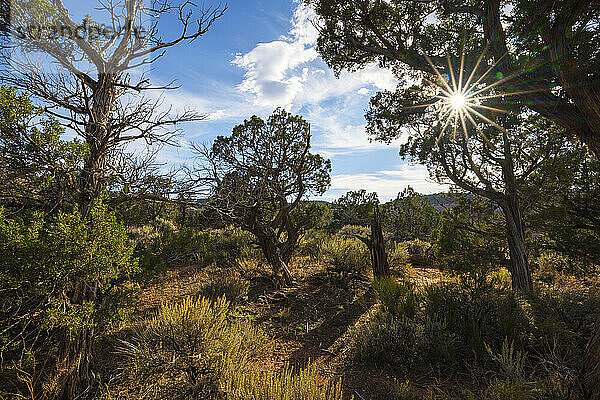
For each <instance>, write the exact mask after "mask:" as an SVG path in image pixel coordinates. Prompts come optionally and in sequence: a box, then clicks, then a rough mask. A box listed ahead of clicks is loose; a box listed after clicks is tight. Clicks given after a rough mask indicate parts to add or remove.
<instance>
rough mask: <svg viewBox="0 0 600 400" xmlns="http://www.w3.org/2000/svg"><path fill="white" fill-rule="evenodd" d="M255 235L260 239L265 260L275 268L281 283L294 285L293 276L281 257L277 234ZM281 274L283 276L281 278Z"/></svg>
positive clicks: (274, 273) (275, 273) (259, 233)
mask: <svg viewBox="0 0 600 400" xmlns="http://www.w3.org/2000/svg"><path fill="white" fill-rule="evenodd" d="M255 234H256V236H257V237H258V243H259V245H260V248H261V249H262V251H263V254H264V255H265V258H266V259H267V261H268V262H269V264H270V265H271V267H272V268H273V275H275V276H276V277H278V278H279V279H280V282H279V283H280V284H282V285H283V286H289V285H291V284H292V283H293V280H292V274H291V273H290V271H289V270H288V268H287V265H286V262H285V261H284V260H283V258H282V256H281V251H280V249H279V246H278V245H277V244H278V241H277V237H276V236H275V234H274V233H272V234H269V233H268V232H256V233H255ZM280 273H281V276H279V274H280Z"/></svg>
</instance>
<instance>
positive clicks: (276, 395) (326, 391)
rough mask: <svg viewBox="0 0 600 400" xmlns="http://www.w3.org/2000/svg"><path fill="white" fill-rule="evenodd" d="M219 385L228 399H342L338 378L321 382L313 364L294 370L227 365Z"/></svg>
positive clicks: (286, 367) (287, 367) (288, 368)
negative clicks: (254, 368)
mask: <svg viewBox="0 0 600 400" xmlns="http://www.w3.org/2000/svg"><path fill="white" fill-rule="evenodd" d="M221 387H222V389H223V391H224V392H225V393H227V399H228V400H342V385H341V382H340V381H339V380H337V381H325V382H323V381H322V379H320V377H319V375H318V373H317V367H316V365H314V364H312V365H309V366H308V367H306V368H305V369H302V370H300V371H298V372H296V371H294V370H293V369H292V368H290V367H289V366H287V365H286V366H285V367H284V368H283V370H281V371H277V372H273V371H258V372H254V371H253V372H248V371H241V370H237V369H229V370H228V374H227V376H226V377H225V378H224V379H223V384H222V386H221Z"/></svg>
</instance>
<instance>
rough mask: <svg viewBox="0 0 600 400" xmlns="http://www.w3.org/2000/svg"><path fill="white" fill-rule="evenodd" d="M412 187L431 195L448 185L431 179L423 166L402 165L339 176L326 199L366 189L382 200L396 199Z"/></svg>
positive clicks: (445, 189) (332, 179)
mask: <svg viewBox="0 0 600 400" xmlns="http://www.w3.org/2000/svg"><path fill="white" fill-rule="evenodd" d="M408 186H411V187H412V188H413V189H415V190H416V191H417V192H419V193H424V194H430V193H438V192H442V191H447V190H448V186H447V185H439V184H437V183H436V182H434V181H433V180H431V179H430V178H429V173H428V172H427V168H426V167H424V166H422V165H409V164H401V165H399V166H398V169H396V170H390V171H377V172H373V173H364V174H339V175H334V176H332V177H331V188H330V189H329V191H328V192H327V193H326V194H325V196H324V197H325V198H337V197H339V196H340V195H342V194H344V193H346V192H347V191H349V190H360V189H365V190H366V191H367V192H377V194H378V196H379V199H380V200H384V201H385V200H390V199H393V198H395V197H396V196H397V195H398V193H399V192H401V191H402V190H404V189H405V188H406V187H408Z"/></svg>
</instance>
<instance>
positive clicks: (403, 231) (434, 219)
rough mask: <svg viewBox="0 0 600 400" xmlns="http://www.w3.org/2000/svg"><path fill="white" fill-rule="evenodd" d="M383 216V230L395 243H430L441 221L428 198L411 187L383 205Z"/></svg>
mask: <svg viewBox="0 0 600 400" xmlns="http://www.w3.org/2000/svg"><path fill="white" fill-rule="evenodd" d="M383 215H384V219H383V229H384V230H386V231H387V232H390V234H391V239H392V240H393V241H395V242H403V241H407V240H414V239H420V240H425V241H428V240H429V239H430V237H431V232H432V231H433V229H434V228H435V227H436V226H437V224H438V220H439V213H438V212H437V211H436V209H435V208H434V207H433V206H432V205H431V202H430V201H429V199H428V198H427V196H423V195H420V194H419V193H417V192H415V191H414V189H413V188H411V187H410V186H409V187H407V188H406V189H405V190H403V191H402V192H401V193H399V194H398V197H397V198H396V199H394V200H392V201H390V202H388V203H385V204H384V205H383Z"/></svg>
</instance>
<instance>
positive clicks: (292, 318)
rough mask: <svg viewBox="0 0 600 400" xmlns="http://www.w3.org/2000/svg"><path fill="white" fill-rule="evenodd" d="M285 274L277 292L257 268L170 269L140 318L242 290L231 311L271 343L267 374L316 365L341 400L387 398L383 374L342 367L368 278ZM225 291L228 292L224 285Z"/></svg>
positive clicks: (146, 293) (423, 272)
mask: <svg viewBox="0 0 600 400" xmlns="http://www.w3.org/2000/svg"><path fill="white" fill-rule="evenodd" d="M291 270H292V273H293V276H294V284H293V285H292V286H290V287H284V288H276V287H275V285H274V284H273V283H272V281H271V280H270V279H269V277H268V272H267V271H266V270H265V269H263V267H262V266H260V265H251V266H248V265H245V266H243V267H240V269H237V270H229V271H223V270H219V269H216V268H204V269H200V268H196V267H194V266H191V267H187V268H174V269H171V270H169V271H168V272H167V274H166V275H165V276H164V277H163V278H161V279H160V280H159V281H157V282H155V283H153V284H151V285H149V286H148V287H147V288H145V289H144V290H143V292H142V294H141V298H140V313H141V314H143V315H150V314H151V313H152V312H153V311H154V310H156V308H157V307H158V306H160V304H162V303H163V302H165V301H176V300H177V299H179V298H183V297H185V296H190V295H200V294H202V295H207V294H214V293H215V292H220V290H216V291H215V290H210V293H207V292H209V291H208V290H207V288H211V287H212V286H214V282H222V281H225V282H243V283H244V284H245V285H246V287H247V294H246V295H244V296H241V297H240V298H237V299H236V298H234V299H233V301H234V302H235V303H236V305H237V309H238V310H239V312H240V313H241V314H243V315H245V316H249V317H250V318H252V319H254V320H255V321H256V323H257V324H259V325H260V326H261V327H262V328H263V329H264V330H266V331H267V332H268V333H269V334H270V335H272V337H273V339H274V348H273V350H272V351H271V352H270V355H269V357H268V358H267V359H265V360H264V367H265V368H270V369H278V368H281V367H282V366H283V365H284V364H286V363H288V364H290V365H292V366H298V367H303V366H306V364H307V363H308V362H314V363H317V365H318V366H319V369H320V371H321V374H322V375H323V376H326V377H338V376H342V377H343V385H344V391H345V395H346V397H347V398H350V397H351V396H352V395H353V396H354V397H355V398H356V399H385V398H389V395H390V391H391V390H392V388H393V384H394V381H393V378H392V377H390V376H388V375H386V373H385V371H383V368H382V369H381V370H374V369H368V370H365V369H358V370H357V369H356V368H353V369H352V370H348V369H347V368H345V366H344V363H343V354H342V353H343V351H344V346H343V344H344V335H345V334H346V332H347V331H348V328H349V327H351V326H352V325H354V324H355V323H357V321H359V319H360V318H361V317H362V318H365V317H366V316H367V315H368V314H369V311H370V310H371V309H372V308H373V307H377V306H376V302H375V297H374V294H373V292H372V277H371V276H370V275H369V274H368V273H365V274H362V275H358V274H344V273H339V272H335V271H332V270H330V269H328V268H327V267H325V266H323V265H319V264H314V263H311V262H310V260H308V259H300V260H297V261H296V263H295V265H292V266H291ZM408 274H409V275H410V278H411V279H412V280H413V281H415V282H417V283H420V284H426V283H430V282H433V281H439V280H440V279H441V276H442V275H441V273H440V272H439V271H438V270H437V269H435V268H431V267H423V268H418V267H413V268H410V269H409V270H408ZM232 277H234V279H232ZM211 285H212V286H211ZM223 286H224V290H223V291H225V292H227V290H228V288H226V287H225V286H227V283H225V284H224V285H223ZM235 293H237V292H234V295H235ZM231 297H233V296H231ZM107 362H109V363H110V360H107ZM113 362H117V361H115V360H113ZM107 365H108V364H107Z"/></svg>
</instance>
